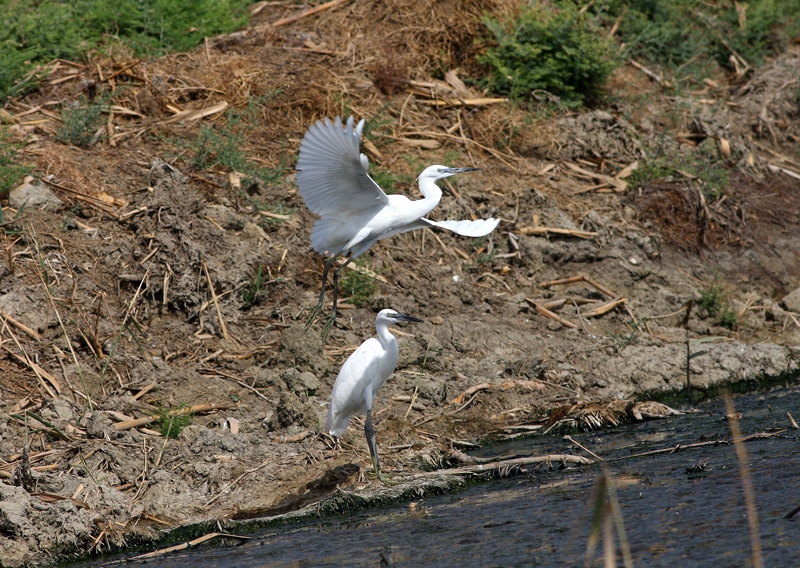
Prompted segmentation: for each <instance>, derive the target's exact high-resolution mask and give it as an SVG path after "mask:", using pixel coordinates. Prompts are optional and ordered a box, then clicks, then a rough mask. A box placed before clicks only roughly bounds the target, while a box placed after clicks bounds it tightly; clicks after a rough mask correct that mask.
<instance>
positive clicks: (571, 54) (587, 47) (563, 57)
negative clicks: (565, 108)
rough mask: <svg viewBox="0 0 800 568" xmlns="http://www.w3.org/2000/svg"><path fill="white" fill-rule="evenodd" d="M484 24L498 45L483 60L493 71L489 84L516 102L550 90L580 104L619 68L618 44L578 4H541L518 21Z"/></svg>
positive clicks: (563, 99) (562, 97)
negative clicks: (535, 93)
mask: <svg viewBox="0 0 800 568" xmlns="http://www.w3.org/2000/svg"><path fill="white" fill-rule="evenodd" d="M483 23H484V25H485V26H486V27H487V29H488V30H489V31H490V32H491V33H492V35H494V39H495V42H496V45H495V46H493V47H490V48H489V49H488V50H487V51H486V53H485V54H484V55H482V56H481V57H480V58H479V61H480V62H481V63H485V64H487V65H488V66H489V67H490V69H491V76H490V77H489V78H488V80H487V86H488V87H489V88H490V89H491V90H492V91H494V92H496V93H499V94H503V95H507V96H509V97H511V98H514V99H524V98H527V97H530V96H531V93H532V92H533V91H537V90H544V91H547V92H549V93H552V94H554V95H557V96H558V97H560V98H561V101H562V102H563V103H565V104H567V105H573V106H577V105H580V104H582V103H583V101H584V100H585V99H586V98H590V99H591V98H596V97H597V96H598V95H599V93H600V87H601V86H602V85H603V83H604V82H605V80H606V79H607V78H608V76H609V75H610V74H611V72H612V71H613V70H614V69H615V67H616V66H617V59H616V56H615V51H616V50H615V47H614V44H613V42H612V41H610V40H609V39H607V36H606V34H604V33H603V32H602V30H600V29H599V28H598V27H597V26H596V25H595V23H594V21H593V20H592V18H591V17H590V16H588V15H587V14H581V13H580V12H579V11H578V8H577V7H576V6H575V4H573V3H572V2H565V1H562V2H557V3H555V4H546V3H544V2H535V3H533V6H532V7H531V8H529V9H528V10H526V11H525V12H523V13H522V14H521V15H520V17H519V19H517V20H516V21H513V22H506V23H501V22H498V21H497V20H494V19H492V18H490V17H488V16H487V17H484V18H483Z"/></svg>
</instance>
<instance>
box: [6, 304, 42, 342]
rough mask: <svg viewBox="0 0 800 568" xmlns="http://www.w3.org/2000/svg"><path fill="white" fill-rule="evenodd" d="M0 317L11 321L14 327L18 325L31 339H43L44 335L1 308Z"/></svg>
mask: <svg viewBox="0 0 800 568" xmlns="http://www.w3.org/2000/svg"><path fill="white" fill-rule="evenodd" d="M0 318H2V319H4V320H6V321H7V322H8V323H10V324H11V325H13V326H14V327H16V328H17V329H18V330H20V331H21V332H23V333H24V334H25V335H27V336H28V337H30V338H31V339H35V340H36V341H41V340H42V336H41V335H39V334H38V333H37V332H35V331H34V330H32V329H31V328H29V327H28V326H27V325H25V324H24V323H22V322H20V321H18V320H15V319H14V318H12V317H11V316H10V315H8V314H7V313H5V312H4V311H2V310H0Z"/></svg>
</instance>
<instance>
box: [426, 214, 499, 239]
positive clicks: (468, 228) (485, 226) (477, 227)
mask: <svg viewBox="0 0 800 568" xmlns="http://www.w3.org/2000/svg"><path fill="white" fill-rule="evenodd" d="M420 220H421V221H424V222H425V223H427V224H428V225H431V226H433V227H439V228H440V229H447V230H448V231H453V232H454V233H457V234H459V235H463V236H465V237H482V236H484V235H488V234H489V233H491V232H492V231H494V230H495V228H496V227H497V225H498V224H499V223H500V219H477V220H475V221H469V220H466V221H431V220H430V219H425V218H424V217H423V218H422V219H420Z"/></svg>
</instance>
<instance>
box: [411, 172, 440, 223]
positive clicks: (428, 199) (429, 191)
mask: <svg viewBox="0 0 800 568" xmlns="http://www.w3.org/2000/svg"><path fill="white" fill-rule="evenodd" d="M419 192H420V193H421V194H422V197H423V199H420V200H419V201H417V203H419V204H420V207H422V208H424V209H425V212H424V213H422V214H421V215H420V217H422V216H424V215H427V214H428V213H429V212H430V211H432V210H433V208H434V207H436V206H437V205H439V201H441V200H442V190H441V189H440V188H439V186H438V185H436V182H435V181H433V180H432V179H430V178H422V179H420V180H419Z"/></svg>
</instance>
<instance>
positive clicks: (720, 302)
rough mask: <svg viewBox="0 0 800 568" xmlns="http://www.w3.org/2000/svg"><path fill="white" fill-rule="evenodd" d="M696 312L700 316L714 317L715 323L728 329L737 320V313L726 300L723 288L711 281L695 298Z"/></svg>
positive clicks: (735, 323)
mask: <svg viewBox="0 0 800 568" xmlns="http://www.w3.org/2000/svg"><path fill="white" fill-rule="evenodd" d="M695 305H696V306H697V309H698V313H699V315H700V316H701V317H710V318H715V319H716V320H717V323H719V325H721V326H723V327H727V328H728V329H734V328H735V327H736V325H737V324H738V322H739V318H738V314H737V313H736V310H734V309H733V308H732V307H731V305H730V302H729V300H728V293H727V291H726V290H725V288H724V287H723V286H722V285H721V284H719V283H717V282H713V283H711V284H709V285H708V287H707V288H706V289H705V290H701V291H700V297H699V298H697V299H696V300H695Z"/></svg>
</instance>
